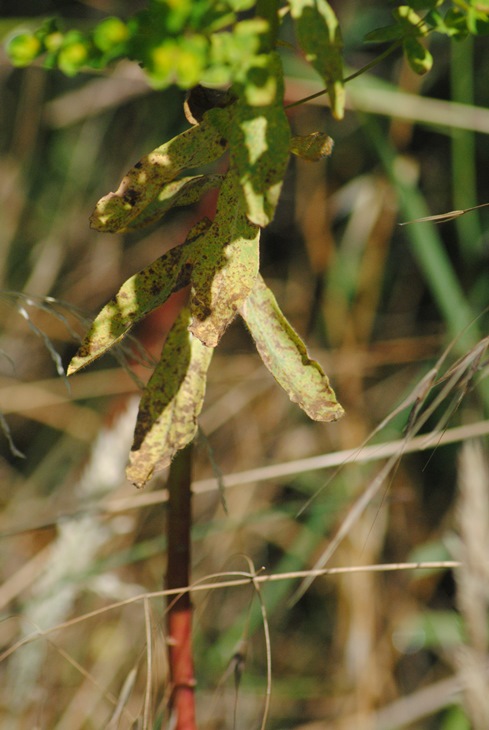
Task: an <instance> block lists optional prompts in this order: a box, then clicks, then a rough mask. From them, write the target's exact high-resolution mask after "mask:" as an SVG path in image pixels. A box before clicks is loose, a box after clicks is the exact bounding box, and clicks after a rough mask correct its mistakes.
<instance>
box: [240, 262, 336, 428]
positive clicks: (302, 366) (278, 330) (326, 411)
mask: <svg viewBox="0 0 489 730" xmlns="http://www.w3.org/2000/svg"><path fill="white" fill-rule="evenodd" d="M240 314H241V316H242V317H243V319H244V320H245V322H246V324H247V326H248V328H249V330H250V333H251V336H252V337H253V339H254V341H255V344H256V348H257V350H258V352H259V353H260V357H261V358H262V360H263V362H264V363H265V365H266V367H267V368H268V369H269V370H270V372H271V373H272V375H273V377H274V378H275V380H276V381H277V382H278V383H279V385H281V386H282V388H283V389H284V390H285V391H286V393H287V394H288V396H289V398H290V399H291V401H293V402H294V403H298V405H299V406H300V407H301V408H302V410H303V411H305V412H306V413H307V415H308V416H309V418H312V419H313V420H314V421H336V420H337V419H338V418H341V416H342V415H343V414H344V411H343V408H342V407H341V405H340V404H339V403H338V401H337V400H336V396H335V394H334V391H333V389H332V388H331V386H330V384H329V380H328V378H327V376H326V375H325V374H324V372H323V370H322V369H321V366H320V365H319V364H318V363H317V362H316V361H315V360H311V359H310V358H309V356H308V354H307V350H306V347H305V345H304V343H303V342H302V340H301V338H300V337H299V335H298V334H297V332H295V330H294V329H293V328H292V326H291V325H290V324H289V322H288V321H287V319H286V318H285V317H284V315H283V314H282V312H281V311H280V308H279V306H278V304H277V302H276V299H275V297H274V296H273V294H272V292H271V291H270V289H269V288H268V287H267V286H266V284H265V282H264V281H263V279H262V278H261V276H258V278H257V280H256V284H255V286H254V288H253V291H252V292H251V294H250V295H249V297H248V298H247V299H246V300H245V302H244V303H243V305H242V306H241V308H240Z"/></svg>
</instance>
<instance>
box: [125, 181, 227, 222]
mask: <svg viewBox="0 0 489 730" xmlns="http://www.w3.org/2000/svg"><path fill="white" fill-rule="evenodd" d="M222 180H223V175H217V174H215V175H193V176H190V177H182V178H180V179H179V180H174V181H173V182H171V183H168V185H165V187H164V188H163V190H162V191H161V192H160V193H159V195H158V197H157V198H156V200H154V201H153V202H152V203H150V204H149V205H148V207H147V208H145V209H144V210H143V212H142V213H141V214H140V215H139V216H138V217H137V218H135V219H134V220H132V221H131V222H130V223H129V225H128V226H127V228H123V229H122V230H121V231H119V232H120V233H124V232H125V231H133V230H136V229H139V228H144V227H145V226H149V225H151V224H152V223H156V221H159V220H160V219H161V218H163V216H164V215H166V213H168V211H169V210H171V209H172V208H176V207H182V206H184V205H193V204H194V203H197V201H198V200H200V198H201V197H202V196H203V195H205V193H207V192H208V191H209V190H212V189H213V188H217V187H219V186H220V184H221V183H222Z"/></svg>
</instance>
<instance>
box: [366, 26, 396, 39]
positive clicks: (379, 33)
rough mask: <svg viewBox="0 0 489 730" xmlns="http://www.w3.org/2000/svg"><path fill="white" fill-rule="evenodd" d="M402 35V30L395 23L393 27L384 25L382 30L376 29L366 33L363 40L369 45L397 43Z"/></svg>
mask: <svg viewBox="0 0 489 730" xmlns="http://www.w3.org/2000/svg"><path fill="white" fill-rule="evenodd" d="M403 35H404V30H403V29H402V27H401V26H400V25H399V23H396V24H394V25H385V26H384V27H383V28H376V29H375V30H371V31H370V33H367V35H366V36H365V40H366V41H367V42H369V43H385V42H387V41H397V40H399V38H402V36H403Z"/></svg>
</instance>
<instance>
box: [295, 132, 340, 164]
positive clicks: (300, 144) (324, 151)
mask: <svg viewBox="0 0 489 730" xmlns="http://www.w3.org/2000/svg"><path fill="white" fill-rule="evenodd" d="M333 144H334V142H333V140H332V139H331V137H329V136H328V135H327V134H326V132H312V134H307V135H306V136H305V137H292V139H291V140H290V151H291V152H292V154H294V155H297V157H302V159H303V160H309V161H311V162H317V160H322V159H323V157H329V155H330V154H331V152H332V151H333Z"/></svg>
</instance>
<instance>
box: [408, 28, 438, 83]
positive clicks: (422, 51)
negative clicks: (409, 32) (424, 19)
mask: <svg viewBox="0 0 489 730" xmlns="http://www.w3.org/2000/svg"><path fill="white" fill-rule="evenodd" d="M402 47H403V50H404V53H405V55H406V58H407V61H408V63H409V65H410V67H411V68H412V70H413V71H414V72H415V73H417V74H419V75H420V76H422V75H423V74H425V73H427V72H428V71H429V70H430V69H431V67H432V66H433V56H432V55H431V53H430V52H429V51H428V49H427V48H425V47H424V46H423V44H422V43H420V42H419V41H418V39H417V38H414V36H407V37H406V38H405V39H404V41H403V44H402Z"/></svg>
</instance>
